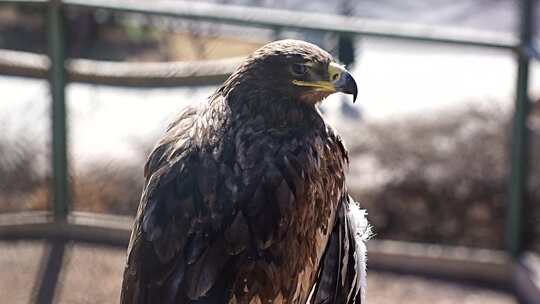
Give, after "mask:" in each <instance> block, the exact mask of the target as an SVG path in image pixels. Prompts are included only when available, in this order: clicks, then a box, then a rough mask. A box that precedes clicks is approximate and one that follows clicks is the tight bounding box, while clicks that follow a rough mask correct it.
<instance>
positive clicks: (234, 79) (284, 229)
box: [121, 40, 369, 304]
mask: <svg viewBox="0 0 540 304" xmlns="http://www.w3.org/2000/svg"><path fill="white" fill-rule="evenodd" d="M335 92H343V93H347V94H352V95H354V98H355V99H356V94H357V87H356V83H355V81H354V79H353V78H352V76H351V75H350V74H349V72H347V71H346V70H345V69H344V68H343V67H342V66H340V65H338V64H337V63H336V62H335V61H334V60H333V59H332V56H331V55H330V54H328V53H327V52H325V51H324V50H322V49H320V48H319V47H317V46H315V45H313V44H310V43H307V42H303V41H298V40H281V41H276V42H272V43H269V44H267V45H265V46H263V47H261V48H260V49H258V50H257V51H255V52H254V53H253V54H252V55H250V56H249V57H248V58H247V59H246V60H245V62H243V63H242V64H241V65H240V66H239V67H238V68H237V70H236V71H235V72H234V73H233V74H232V75H231V76H230V77H229V78H228V79H227V80H226V81H225V82H224V83H223V85H221V87H219V88H218V89H217V90H216V91H215V93H213V95H211V96H210V97H209V98H208V100H207V101H206V102H203V103H198V104H194V105H192V106H190V107H188V108H186V109H184V111H183V112H181V113H180V114H179V116H178V117H177V118H176V119H175V121H174V122H173V123H172V124H170V126H169V127H168V129H167V132H166V134H165V135H164V137H163V138H162V139H161V140H160V141H159V142H158V143H157V145H156V146H155V148H154V150H153V151H152V153H151V155H150V157H149V159H148V161H147V163H146V165H145V178H146V180H145V185H144V190H143V193H142V198H141V202H140V205H139V209H138V212H137V217H136V220H135V224H134V228H133V231H132V234H131V239H130V244H129V248H128V257H127V265H126V268H125V271H124V278H123V285H122V295H121V303H123V304H150V303H152V304H163V303H213V304H217V303H239V304H240V303H249V304H266V303H292V304H304V303H313V304H320V303H357V304H359V303H361V302H362V299H363V297H362V294H363V292H364V289H365V279H366V274H365V251H366V247H365V241H366V239H367V236H368V235H369V226H368V224H367V221H366V219H365V214H364V210H361V209H360V208H359V206H358V204H357V203H356V202H354V201H353V200H352V199H351V197H350V196H349V195H348V193H347V189H346V185H345V170H346V167H347V166H348V156H347V151H346V149H345V147H344V145H343V143H342V141H341V139H340V137H339V136H338V135H337V134H336V133H335V132H334V131H333V129H332V128H331V127H330V126H329V125H328V124H326V123H325V121H324V119H323V117H322V116H321V114H320V112H319V111H318V109H317V104H318V103H320V102H321V101H322V100H323V99H324V98H326V97H327V96H328V95H330V94H332V93H335Z"/></svg>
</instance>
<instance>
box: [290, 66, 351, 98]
mask: <svg viewBox="0 0 540 304" xmlns="http://www.w3.org/2000/svg"><path fill="white" fill-rule="evenodd" d="M328 79H329V80H326V81H302V80H293V81H292V82H293V83H294V84H295V85H298V86H304V87H312V88H313V89H314V90H316V91H320V92H328V93H336V92H341V93H345V94H352V95H353V103H354V102H355V101H356V96H357V95H358V88H357V86H356V81H354V78H353V77H352V76H351V74H350V73H349V71H347V70H346V69H345V68H344V67H342V66H341V65H339V64H337V63H335V62H332V63H330V64H329V65H328Z"/></svg>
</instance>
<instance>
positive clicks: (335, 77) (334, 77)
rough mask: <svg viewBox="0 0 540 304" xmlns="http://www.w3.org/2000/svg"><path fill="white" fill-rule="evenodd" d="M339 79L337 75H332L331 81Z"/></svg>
mask: <svg viewBox="0 0 540 304" xmlns="http://www.w3.org/2000/svg"><path fill="white" fill-rule="evenodd" d="M338 78H339V73H335V74H334V75H332V81H336V80H338Z"/></svg>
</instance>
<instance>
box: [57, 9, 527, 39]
mask: <svg viewBox="0 0 540 304" xmlns="http://www.w3.org/2000/svg"><path fill="white" fill-rule="evenodd" d="M64 4H65V5H68V6H72V7H80V8H87V9H96V8H99V9H106V10H112V11H117V12H123V13H140V14H145V15H158V16H168V17H175V18H183V19H192V20H198V21H209V22H218V23H228V24H236V25H244V26H252V27H262V28H272V29H275V28H287V29H296V30H313V31H324V32H331V33H336V34H340V35H362V36H366V37H379V38H392V39H403V40H412V41H420V42H434V43H447V44H454V45H463V46H476V47H485V48H496V49H514V47H515V46H516V45H517V40H516V39H514V38H513V37H512V36H502V35H500V34H494V33H487V32H482V33H480V32H476V34H474V35H473V34H463V30H461V31H456V30H450V29H442V28H439V29H436V28H434V27H433V26H421V25H406V24H396V23H389V22H380V21H371V20H366V19H362V18H358V17H346V16H339V15H331V14H316V13H301V12H297V11H290V10H277V9H268V8H254V7H247V6H236V5H222V4H211V3H201V2H184V1H152V2H149V1H118V0H65V1H64Z"/></svg>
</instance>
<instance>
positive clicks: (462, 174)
mask: <svg viewBox="0 0 540 304" xmlns="http://www.w3.org/2000/svg"><path fill="white" fill-rule="evenodd" d="M508 126H509V124H508V115H507V113H505V112H504V111H502V110H500V109H489V110H486V109H475V108H467V109H461V110H453V111H444V112H443V111H441V112H438V113H429V117H421V118H418V117H414V118H408V119H405V120H400V121H387V122H384V123H376V124H369V125H367V126H366V130H365V133H366V134H369V136H367V137H365V138H363V139H362V140H360V141H358V142H356V143H354V144H353V149H352V157H353V158H354V157H359V156H361V157H363V158H365V157H366V156H369V159H371V161H372V162H374V163H375V166H374V167H373V170H376V171H379V174H380V173H381V172H383V175H384V178H383V179H382V181H379V183H377V184H376V185H368V186H362V184H360V185H351V186H352V191H353V193H354V195H355V196H356V197H357V198H358V199H359V200H360V201H362V202H363V206H364V207H366V208H367V209H368V211H369V216H370V219H371V221H372V223H373V224H374V226H375V227H376V229H375V230H376V232H377V234H378V235H379V237H380V238H388V239H398V240H412V241H420V242H430V243H440V242H444V243H450V244H461V245H468V246H479V247H489V248H502V247H503V246H504V239H503V238H504V221H505V210H506V207H505V198H506V191H507V187H506V185H507V182H506V177H507V168H508V162H507V159H508V158H507V137H508V134H509V128H508ZM369 174H370V172H364V173H363V175H366V176H369ZM366 178H367V179H369V177H366Z"/></svg>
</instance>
